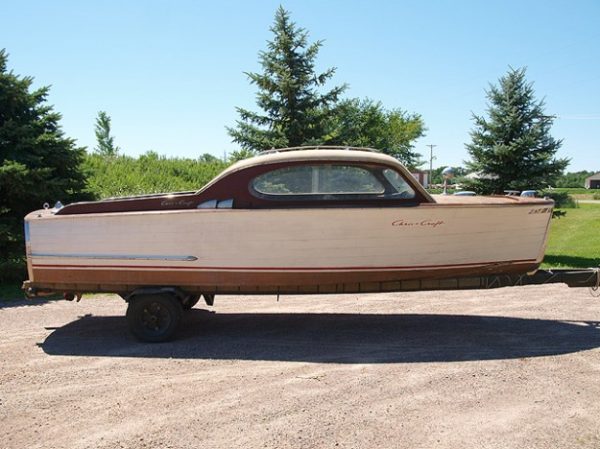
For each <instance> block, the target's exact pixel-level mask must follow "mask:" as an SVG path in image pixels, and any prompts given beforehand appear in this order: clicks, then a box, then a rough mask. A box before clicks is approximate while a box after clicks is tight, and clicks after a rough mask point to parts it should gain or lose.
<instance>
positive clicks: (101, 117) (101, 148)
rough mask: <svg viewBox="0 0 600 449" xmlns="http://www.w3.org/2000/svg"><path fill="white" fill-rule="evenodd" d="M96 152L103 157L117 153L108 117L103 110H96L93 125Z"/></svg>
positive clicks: (117, 148)
mask: <svg viewBox="0 0 600 449" xmlns="http://www.w3.org/2000/svg"><path fill="white" fill-rule="evenodd" d="M95 134H96V142H97V146H96V148H95V151H96V153H98V154H100V155H101V156H105V157H114V156H116V155H117V154H119V149H120V148H119V147H118V146H116V145H115V138H114V137H113V136H112V135H111V133H110V117H109V115H108V114H107V113H106V112H104V111H100V112H98V117H96V126H95Z"/></svg>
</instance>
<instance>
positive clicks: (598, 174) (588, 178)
mask: <svg viewBox="0 0 600 449" xmlns="http://www.w3.org/2000/svg"><path fill="white" fill-rule="evenodd" d="M585 180H586V181H596V180H600V172H598V173H596V174H595V175H592V176H588V177H587V178H586V179H585Z"/></svg>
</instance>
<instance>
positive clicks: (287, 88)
mask: <svg viewBox="0 0 600 449" xmlns="http://www.w3.org/2000/svg"><path fill="white" fill-rule="evenodd" d="M271 31H272V32H273V34H274V38H273V40H272V41H269V42H268V44H267V51H262V52H260V53H259V60H260V64H261V66H262V68H263V73H247V76H248V78H249V79H250V82H251V83H252V84H256V86H257V87H258V93H257V96H256V102H257V105H258V106H259V107H260V109H261V110H262V111H264V112H263V113H257V112H252V111H249V110H247V109H243V108H237V111H238V113H239V114H240V119H239V120H237V126H236V127H235V128H228V129H227V130H228V132H229V135H230V136H231V137H232V139H233V141H234V142H236V143H238V144H240V145H241V147H242V148H243V149H244V150H250V151H262V150H267V149H270V148H280V147H286V146H299V145H305V144H322V143H324V141H325V140H326V136H327V129H326V125H327V123H328V121H327V120H326V118H327V116H328V115H329V114H330V112H331V109H332V108H333V107H334V106H335V104H336V102H337V100H338V96H339V95H340V94H341V93H342V92H343V91H344V90H345V88H346V86H345V85H343V86H339V87H335V88H333V89H332V90H330V91H328V92H326V93H324V94H321V93H319V88H321V87H322V86H324V85H325V83H326V82H327V81H328V80H329V79H330V78H331V77H332V76H333V74H334V72H335V68H330V69H328V70H326V71H325V72H323V73H321V74H316V73H315V68H314V65H315V59H316V57H317V54H318V52H319V48H320V47H321V45H322V42H321V41H317V42H315V43H313V44H310V45H309V43H308V32H307V31H306V30H304V29H303V28H298V27H297V26H296V24H295V23H294V22H293V21H292V20H291V19H290V14H289V12H287V11H286V10H285V9H283V7H281V6H280V7H279V9H278V10H277V12H276V14H275V22H274V24H273V26H272V27H271Z"/></svg>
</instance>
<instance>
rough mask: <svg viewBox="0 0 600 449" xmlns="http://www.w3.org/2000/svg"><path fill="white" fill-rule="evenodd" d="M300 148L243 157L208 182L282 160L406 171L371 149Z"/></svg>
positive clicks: (396, 162)
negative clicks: (326, 162)
mask: <svg viewBox="0 0 600 449" xmlns="http://www.w3.org/2000/svg"><path fill="white" fill-rule="evenodd" d="M300 148H302V147H298V149H296V148H283V149H281V150H269V151H265V152H263V153H260V154H258V155H256V156H254V157H251V158H248V159H243V160H241V161H238V162H236V163H235V164H233V165H231V166H230V167H228V168H226V169H225V170H223V171H222V172H221V173H220V174H219V175H218V176H217V177H216V178H214V179H213V180H212V181H211V182H210V183H209V184H212V183H214V182H215V181H217V180H218V179H222V178H224V177H226V176H229V175H231V174H232V173H235V172H238V171H240V170H245V169H247V168H250V167H255V166H259V165H267V164H278V163H284V162H304V161H315V162H316V161H321V162H323V161H332V162H337V161H339V162H362V163H376V164H385V165H394V166H396V167H400V168H401V169H402V171H406V172H407V173H408V171H407V170H406V168H405V167H404V165H402V164H401V163H400V162H399V161H398V160H397V159H395V158H393V157H391V156H388V155H387V154H383V153H379V152H376V151H375V150H371V149H366V148H364V149H363V148H353V147H348V149H337V147H336V149H329V148H327V149H325V148H324V147H306V148H307V149H300Z"/></svg>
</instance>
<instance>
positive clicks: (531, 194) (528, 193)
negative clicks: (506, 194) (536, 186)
mask: <svg viewBox="0 0 600 449" xmlns="http://www.w3.org/2000/svg"><path fill="white" fill-rule="evenodd" d="M536 193H537V192H536V191H535V190H523V191H522V192H521V196H524V197H527V198H535V196H536Z"/></svg>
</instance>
